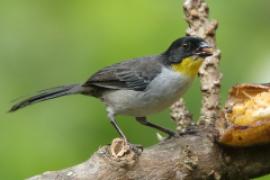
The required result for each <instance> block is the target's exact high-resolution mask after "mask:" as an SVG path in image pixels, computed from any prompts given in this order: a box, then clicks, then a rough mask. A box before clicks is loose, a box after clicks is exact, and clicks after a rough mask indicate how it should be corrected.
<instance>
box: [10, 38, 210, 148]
mask: <svg viewBox="0 0 270 180" xmlns="http://www.w3.org/2000/svg"><path fill="white" fill-rule="evenodd" d="M211 55H213V48H212V47H211V46H209V44H208V43H207V42H206V41H205V40H204V39H202V38H200V37H196V36H184V37H181V38H178V39H177V40H175V41H173V42H172V43H171V45H170V46H169V47H168V48H167V49H166V50H165V51H163V52H162V53H160V54H159V55H154V56H146V57H142V58H135V59H130V60H125V61H122V62H119V63H117V64H113V65H111V66H108V67H105V68H103V69H101V70H99V71H97V72H96V73H94V74H93V75H92V76H90V78H89V79H88V80H87V81H85V82H84V83H81V84H71V85H64V86H59V87H55V88H50V89H46V90H42V91H39V93H37V94H36V95H34V96H32V97H29V98H26V99H24V100H22V101H20V102H18V103H16V104H15V105H13V106H12V107H11V109H10V110H9V112H15V111H17V110H19V109H21V108H24V107H26V106H29V105H32V104H35V103H38V102H42V101H45V100H49V99H54V98H58V97H62V96H67V95H74V94H81V95H85V96H92V97H95V98H98V99H100V100H101V101H102V102H103V103H104V104H105V106H106V111H107V115H108V119H109V121H110V123H111V124H112V125H113V127H114V128H115V129H116V131H117V132H118V134H119V135H120V137H121V138H123V139H124V141H125V142H127V143H129V142H128V139H127V137H126V135H125V133H124V132H123V131H122V129H121V128H120V127H119V125H118V123H117V121H116V116H118V115H124V116H132V117H135V119H136V120H137V121H138V122H139V123H140V124H142V125H145V126H149V127H152V128H155V129H157V130H159V131H161V132H164V133H166V134H168V135H169V137H171V136H175V135H176V134H175V132H174V131H172V130H170V129H167V128H164V127H162V126H159V125H156V124H154V123H152V122H150V121H149V120H148V119H147V116H148V115H151V114H154V113H157V112H160V111H162V110H164V109H166V108H168V107H169V106H171V105H172V104H173V103H174V102H176V101H177V100H178V99H179V98H180V97H181V96H182V95H183V94H184V93H185V92H186V90H187V89H188V88H189V87H190V85H191V83H192V81H193V79H194V78H195V77H196V75H197V74H198V71H199V68H200V66H201V65H202V63H203V61H204V60H205V58H206V57H208V56H211Z"/></svg>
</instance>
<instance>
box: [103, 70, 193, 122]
mask: <svg viewBox="0 0 270 180" xmlns="http://www.w3.org/2000/svg"><path fill="white" fill-rule="evenodd" d="M191 82H192V79H191V78H189V77H186V76H185V75H182V74H179V73H177V72H173V71H171V70H170V69H167V68H164V69H163V70H162V73H161V74H160V75H159V76H158V77H156V78H155V79H154V80H153V81H152V82H151V83H150V84H149V86H148V88H147V89H146V90H145V91H133V90H115V91H109V92H107V93H105V94H104V96H103V99H104V102H105V103H106V104H107V106H108V107H109V108H110V109H111V110H112V111H113V112H114V113H115V114H116V115H117V114H121V115H130V116H135V117H144V116H147V115H149V114H153V113H156V112H160V111H162V110H163V109H165V108H167V107H169V106H170V105H172V104H173V103H174V102H175V101H177V100H178V99H179V98H180V97H181V96H182V95H183V93H184V92H185V90H186V89H187V88H188V87H189V85H190V83H191Z"/></svg>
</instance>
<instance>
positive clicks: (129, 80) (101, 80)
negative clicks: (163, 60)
mask: <svg viewBox="0 0 270 180" xmlns="http://www.w3.org/2000/svg"><path fill="white" fill-rule="evenodd" d="M158 59H159V57H158V56H153V57H145V58H141V59H134V60H129V61H124V62H122V63H118V64H114V65H112V66H109V67H106V68H104V69H102V70H100V71H98V72H97V73H95V74H94V75H93V76H91V77H90V78H89V79H88V80H87V82H86V83H85V84H84V86H96V87H101V88H105V89H130V90H136V91H143V90H145V89H146V88H147V86H148V84H149V83H150V82H151V81H152V80H153V79H154V78H155V77H156V76H157V75H158V74H159V73H160V72H161V64H160V61H159V60H158Z"/></svg>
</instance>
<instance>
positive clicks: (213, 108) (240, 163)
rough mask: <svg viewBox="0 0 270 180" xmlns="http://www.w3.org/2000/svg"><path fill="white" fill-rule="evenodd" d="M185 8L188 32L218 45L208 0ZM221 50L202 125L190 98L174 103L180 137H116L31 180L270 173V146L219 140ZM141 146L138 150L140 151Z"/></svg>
mask: <svg viewBox="0 0 270 180" xmlns="http://www.w3.org/2000/svg"><path fill="white" fill-rule="evenodd" d="M183 7H184V12H185V15H186V21H187V22H188V24H189V28H188V30H187V34H189V35H196V36H200V37H203V38H205V39H206V40H207V41H208V42H209V43H210V44H211V45H212V46H213V47H215V48H216V44H215V30H216V28H217V21H211V20H209V19H208V13H209V8H208V7H207V4H206V2H205V1H204V0H185V1H184V6H183ZM219 60H220V51H219V50H218V49H216V50H215V53H214V55H213V56H211V57H209V58H207V60H206V63H205V64H204V65H203V67H202V68H201V70H200V73H199V76H200V78H201V91H202V96H203V100H202V109H201V117H200V121H199V122H200V123H199V124H198V125H194V124H193V123H192V118H191V115H190V113H189V112H188V110H187V109H186V107H185V105H184V102H183V101H182V100H181V101H179V102H177V103H176V104H175V105H174V106H172V114H171V116H172V119H173V120H174V121H175V122H176V124H177V127H178V131H179V132H180V135H179V136H178V137H174V138H171V139H166V140H163V141H161V142H160V143H159V144H156V145H154V146H152V147H149V148H146V149H144V150H143V151H142V152H141V151H137V150H136V149H134V148H131V146H129V145H127V144H125V142H124V141H123V140H122V139H115V140H114V141H113V142H112V144H111V145H110V146H104V147H102V148H100V149H99V150H98V151H97V152H96V153H94V154H93V155H92V157H91V158H90V159H89V160H87V161H86V162H83V163H81V164H79V165H76V166H74V167H70V168H67V169H64V170H60V171H52V172H46V173H43V174H41V175H37V176H35V177H32V178H30V179H31V180H53V179H67V180H68V179H102V180H115V179H117V180H126V179H142V180H144V179H145V180H150V179H153V180H167V179H180V180H182V179H183V180H186V179H233V180H234V179H237V180H241V179H249V178H253V177H258V176H261V175H264V174H266V173H269V172H270V145H263V146H254V147H249V148H232V147H225V146H223V145H220V144H219V143H217V142H216V137H217V136H218V131H217V129H220V128H222V126H218V127H215V126H214V125H217V124H219V125H220V124H222V122H223V120H224V119H222V118H221V117H220V114H221V112H220V107H219V91H220V79H221V74H220V72H219V71H218V64H219ZM135 150H136V151H135Z"/></svg>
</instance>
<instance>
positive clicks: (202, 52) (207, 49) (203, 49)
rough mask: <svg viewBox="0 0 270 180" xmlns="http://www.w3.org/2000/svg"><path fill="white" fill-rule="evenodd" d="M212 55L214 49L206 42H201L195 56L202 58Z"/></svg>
mask: <svg viewBox="0 0 270 180" xmlns="http://www.w3.org/2000/svg"><path fill="white" fill-rule="evenodd" d="M213 53H214V49H213V48H212V47H211V46H209V45H208V44H207V43H206V42H201V44H200V46H199V48H198V50H197V53H196V54H197V55H199V56H202V57H207V56H211V55H213Z"/></svg>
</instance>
